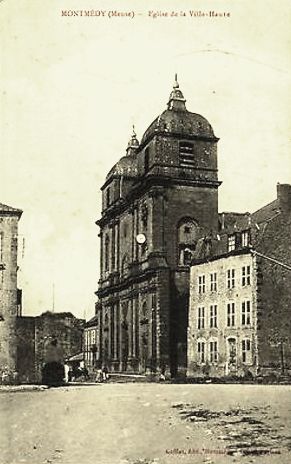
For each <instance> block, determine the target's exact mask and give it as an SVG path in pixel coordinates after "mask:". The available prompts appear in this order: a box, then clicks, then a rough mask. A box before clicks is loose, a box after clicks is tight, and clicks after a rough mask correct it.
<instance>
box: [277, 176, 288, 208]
mask: <svg viewBox="0 0 291 464" xmlns="http://www.w3.org/2000/svg"><path fill="white" fill-rule="evenodd" d="M277 199H278V201H279V207H280V210H281V211H282V213H288V214H290V213H291V185H290V184H280V183H279V182H278V184H277Z"/></svg>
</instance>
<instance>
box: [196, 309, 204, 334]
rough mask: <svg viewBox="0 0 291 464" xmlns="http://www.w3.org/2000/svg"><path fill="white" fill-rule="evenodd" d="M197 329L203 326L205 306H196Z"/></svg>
mask: <svg viewBox="0 0 291 464" xmlns="http://www.w3.org/2000/svg"><path fill="white" fill-rule="evenodd" d="M197 327H198V329H204V328H205V308H204V307H201V306H199V308H198V326H197Z"/></svg>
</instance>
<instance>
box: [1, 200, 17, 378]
mask: <svg viewBox="0 0 291 464" xmlns="http://www.w3.org/2000/svg"><path fill="white" fill-rule="evenodd" d="M21 215H22V211H21V210H19V209H16V208H11V207H10V206H6V205H3V204H1V203H0V382H1V381H3V382H13V379H14V378H15V375H16V334H15V325H16V317H17V309H18V306H19V305H18V295H19V292H18V291H17V244H18V221H19V219H20V217H21Z"/></svg>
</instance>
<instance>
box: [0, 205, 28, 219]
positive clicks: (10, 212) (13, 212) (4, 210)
mask: <svg viewBox="0 0 291 464" xmlns="http://www.w3.org/2000/svg"><path fill="white" fill-rule="evenodd" d="M22 212H23V211H22V210H21V209H18V208H12V206H8V205H4V204H3V203H0V214H5V215H7V216H18V217H20V216H21V215H22Z"/></svg>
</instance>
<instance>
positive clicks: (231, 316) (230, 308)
mask: <svg viewBox="0 0 291 464" xmlns="http://www.w3.org/2000/svg"><path fill="white" fill-rule="evenodd" d="M234 326H235V304H234V303H227V327H234Z"/></svg>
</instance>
